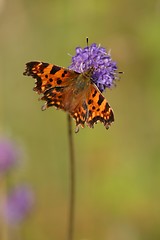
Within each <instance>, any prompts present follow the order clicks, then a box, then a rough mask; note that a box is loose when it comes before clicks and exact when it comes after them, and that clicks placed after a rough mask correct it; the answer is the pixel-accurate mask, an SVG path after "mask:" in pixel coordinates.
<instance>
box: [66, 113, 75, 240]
mask: <svg viewBox="0 0 160 240" xmlns="http://www.w3.org/2000/svg"><path fill="white" fill-rule="evenodd" d="M68 138H69V154H70V166H69V167H70V177H69V181H70V183H69V188H70V190H69V198H70V199H69V218H68V240H73V234H74V217H75V157H74V145H73V132H72V119H71V117H70V116H69V115H68Z"/></svg>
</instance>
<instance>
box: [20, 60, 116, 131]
mask: <svg viewBox="0 0 160 240" xmlns="http://www.w3.org/2000/svg"><path fill="white" fill-rule="evenodd" d="M92 73H93V68H90V69H88V70H87V71H85V72H83V73H78V72H75V71H73V70H69V69H66V68H62V67H59V66H56V65H52V64H48V63H44V62H36V61H35V62H29V63H27V64H26V70H25V72H24V73H23V74H24V75H27V76H32V77H33V78H35V79H36V80H35V87H34V89H33V90H34V91H36V92H37V93H38V94H43V96H42V98H41V100H44V101H46V102H45V104H44V106H43V107H42V110H45V109H47V108H48V107H51V106H55V107H56V108H57V109H62V110H64V111H66V112H68V113H69V114H70V115H71V116H72V117H73V118H74V119H75V121H76V126H77V127H78V126H82V127H84V124H85V123H86V124H87V125H88V126H89V127H92V128H93V127H94V124H95V123H97V121H100V122H102V123H103V124H104V126H105V127H106V129H108V128H109V126H110V124H111V123H112V122H113V121H114V115H113V110H112V109H111V107H110V106H109V104H108V102H107V101H106V99H105V97H104V96H103V95H102V93H101V92H100V91H99V89H98V88H97V86H96V85H95V84H94V83H93V82H92V79H91V76H92ZM77 129H78V128H77Z"/></svg>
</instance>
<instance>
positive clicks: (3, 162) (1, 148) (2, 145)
mask: <svg viewBox="0 0 160 240" xmlns="http://www.w3.org/2000/svg"><path fill="white" fill-rule="evenodd" d="M18 158H19V151H18V148H16V146H15V144H14V143H13V142H12V141H11V140H9V139H7V138H0V173H4V172H7V171H8V170H9V169H11V168H12V167H13V166H14V165H15V164H16V163H17V160H18Z"/></svg>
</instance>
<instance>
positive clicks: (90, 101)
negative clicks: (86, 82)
mask: <svg viewBox="0 0 160 240" xmlns="http://www.w3.org/2000/svg"><path fill="white" fill-rule="evenodd" d="M87 109H88V116H87V120H86V123H87V125H88V126H89V127H93V126H94V124H95V123H97V121H100V122H102V123H103V124H104V126H105V127H106V129H108V128H109V126H110V125H111V123H112V122H114V114H113V110H112V108H111V107H110V106H109V104H108V102H107V100H106V99H105V97H104V96H103V95H102V93H101V92H100V91H99V90H98V88H97V87H96V86H95V85H94V84H90V91H89V94H88V96H87Z"/></svg>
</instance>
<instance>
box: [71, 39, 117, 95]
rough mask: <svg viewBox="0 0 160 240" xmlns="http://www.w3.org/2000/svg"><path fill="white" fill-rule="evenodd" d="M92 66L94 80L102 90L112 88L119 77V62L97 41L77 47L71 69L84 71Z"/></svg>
mask: <svg viewBox="0 0 160 240" xmlns="http://www.w3.org/2000/svg"><path fill="white" fill-rule="evenodd" d="M92 68H93V72H92V76H91V78H92V81H93V82H94V83H95V84H96V85H97V87H98V88H99V90H100V91H101V92H103V91H104V90H105V88H111V87H112V86H113V85H114V83H115V80H116V78H118V76H117V72H116V71H117V64H116V62H114V61H112V59H111V55H110V53H109V52H108V53H107V51H106V49H105V48H103V47H100V45H97V44H96V43H93V44H91V45H90V46H87V47H85V48H81V47H77V48H76V55H75V56H74V57H72V63H71V65H70V66H69V69H71V70H74V71H76V72H79V73H83V72H86V71H87V70H89V69H92Z"/></svg>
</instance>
